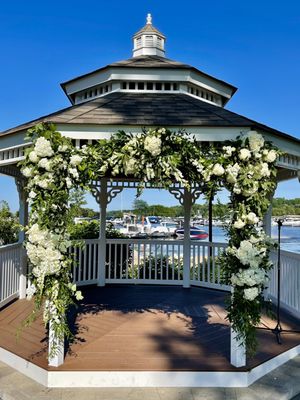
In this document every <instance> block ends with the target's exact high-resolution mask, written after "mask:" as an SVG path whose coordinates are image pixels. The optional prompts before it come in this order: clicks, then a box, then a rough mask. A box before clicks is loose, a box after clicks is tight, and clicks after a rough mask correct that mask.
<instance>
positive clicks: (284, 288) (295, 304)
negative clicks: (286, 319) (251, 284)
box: [266, 250, 300, 317]
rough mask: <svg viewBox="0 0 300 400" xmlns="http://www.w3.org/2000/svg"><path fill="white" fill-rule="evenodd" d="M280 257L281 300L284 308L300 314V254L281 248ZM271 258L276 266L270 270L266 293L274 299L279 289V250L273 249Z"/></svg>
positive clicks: (296, 314) (297, 314)
mask: <svg viewBox="0 0 300 400" xmlns="http://www.w3.org/2000/svg"><path fill="white" fill-rule="evenodd" d="M280 253H281V257H280V272H281V274H280V278H281V287H280V289H281V290H280V292H281V295H280V300H281V305H282V307H283V308H285V309H286V310H288V311H289V312H291V313H292V314H294V315H295V316H298V317H299V316H300V254H299V253H292V252H290V251H285V250H281V252H280ZM270 258H271V260H272V261H273V264H274V268H273V269H272V270H271V271H270V275H269V276H270V281H269V284H268V289H267V291H266V294H267V295H268V296H269V297H270V298H271V299H273V300H276V299H277V289H278V279H277V274H278V269H277V264H278V258H277V252H276V251H272V252H271V256H270Z"/></svg>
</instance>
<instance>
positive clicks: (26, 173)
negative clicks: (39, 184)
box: [22, 167, 33, 178]
mask: <svg viewBox="0 0 300 400" xmlns="http://www.w3.org/2000/svg"><path fill="white" fill-rule="evenodd" d="M32 173H33V168H30V167H25V168H23V169H22V174H23V175H24V176H25V177H26V178H29V177H30V176H32Z"/></svg>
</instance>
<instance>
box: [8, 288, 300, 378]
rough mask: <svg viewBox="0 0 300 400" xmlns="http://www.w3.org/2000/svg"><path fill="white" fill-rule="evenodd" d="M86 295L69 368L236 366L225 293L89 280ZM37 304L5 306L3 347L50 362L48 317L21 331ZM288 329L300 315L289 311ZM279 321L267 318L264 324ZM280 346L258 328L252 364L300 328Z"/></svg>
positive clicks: (291, 341) (75, 318) (73, 317)
mask: <svg viewBox="0 0 300 400" xmlns="http://www.w3.org/2000/svg"><path fill="white" fill-rule="evenodd" d="M83 293H84V300H83V301H82V302H81V304H80V305H79V307H78V308H77V309H76V310H75V309H74V310H72V312H71V313H70V322H71V327H72V330H73V332H74V334H75V340H74V341H73V343H70V346H69V348H68V352H67V353H66V357H65V363H64V364H63V365H62V366H61V367H59V368H49V369H50V370H64V371H68V370H69V371H76V370H77V371H79V370H82V371H84V370H85V371H88V370H90V371H91V370H94V371H109V370H111V371H235V370H237V369H236V368H234V367H232V366H231V365H230V362H229V355H230V329H229V324H228V322H227V321H226V319H225V317H226V311H225V303H224V300H225V296H226V294H225V293H224V292H220V291H216V290H209V289H203V288H191V289H182V288H181V287H167V286H166V287H164V286H141V285H139V286H130V285H128V286H106V287H103V288H99V287H86V288H84V289H83ZM30 309H31V304H30V303H29V302H28V301H26V300H18V301H16V302H15V303H13V304H11V305H10V306H9V307H6V308H5V309H4V310H2V311H1V312H0V346H1V347H3V348H5V349H7V350H9V351H11V352H13V353H15V354H17V355H19V356H21V357H23V358H25V359H27V360H30V361H31V362H33V363H35V364H37V365H39V366H41V367H43V368H48V367H47V360H46V355H47V353H46V340H45V339H46V334H45V329H44V327H43V323H42V321H41V319H38V320H37V321H35V322H34V323H33V324H32V325H31V326H30V327H29V328H26V329H24V330H23V332H22V334H21V336H20V338H19V339H16V332H17V329H18V327H19V326H20V324H21V321H22V320H23V319H24V317H25V316H26V315H27V314H28V313H29V312H30ZM282 321H283V327H284V328H285V329H299V326H300V324H299V321H296V320H295V319H293V318H291V317H289V316H288V315H287V314H285V315H283V317H282ZM275 325H276V323H275V321H272V320H270V319H269V318H267V317H265V316H264V317H263V318H262V326H269V327H271V328H273V327H274V326H275ZM282 339H283V344H282V345H278V344H277V342H276V339H275V336H274V335H273V334H272V333H271V332H270V331H265V330H258V340H259V348H258V352H257V354H256V356H255V357H254V358H252V359H249V360H248V365H247V369H249V368H252V367H255V366H257V365H259V364H261V363H262V362H264V361H267V360H268V359H270V358H272V357H274V356H276V355H278V354H280V353H282V352H284V351H286V350H288V349H290V348H292V347H294V346H296V345H299V344H300V334H299V333H284V334H283V335H282ZM238 370H245V368H239V369H238Z"/></svg>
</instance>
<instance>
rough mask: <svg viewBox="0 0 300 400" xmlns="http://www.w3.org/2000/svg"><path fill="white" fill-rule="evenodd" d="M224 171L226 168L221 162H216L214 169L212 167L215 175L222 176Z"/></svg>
mask: <svg viewBox="0 0 300 400" xmlns="http://www.w3.org/2000/svg"><path fill="white" fill-rule="evenodd" d="M224 172H225V170H224V168H223V167H222V165H221V164H218V163H217V164H215V165H214V166H213V169H212V174H213V175H217V176H221V175H223V174H224Z"/></svg>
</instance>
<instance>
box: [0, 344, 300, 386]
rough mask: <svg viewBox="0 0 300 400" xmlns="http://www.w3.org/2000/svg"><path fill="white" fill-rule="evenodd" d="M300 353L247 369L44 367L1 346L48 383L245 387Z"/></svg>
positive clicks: (13, 363) (14, 363) (0, 354)
mask: <svg viewBox="0 0 300 400" xmlns="http://www.w3.org/2000/svg"><path fill="white" fill-rule="evenodd" d="M299 354H300V345H298V346H296V347H294V348H292V349H290V350H288V351H285V352H284V353H282V354H280V355H278V356H276V357H274V358H272V359H270V360H268V361H266V362H265V363H263V364H261V365H259V366H257V367H255V368H253V369H252V370H251V371H249V372H247V371H246V372H238V371H237V372H235V371H233V372H231V371H229V372H219V371H217V372H208V371H195V372H185V371H176V372H175V371H164V372H157V371H46V370H44V369H43V368H41V367H38V366H36V365H35V364H33V363H31V362H29V361H27V360H25V359H23V358H21V357H19V356H17V355H15V354H13V353H11V352H10V351H7V350H5V349H3V348H1V347H0V361H2V362H4V363H5V364H7V365H9V366H10V367H12V368H14V369H16V370H17V371H19V372H21V373H22V374H24V375H26V376H28V377H29V378H31V379H33V380H35V381H36V382H38V383H40V384H42V385H44V386H47V387H64V388H67V387H248V386H249V385H251V384H252V383H254V382H255V381H257V380H258V379H260V378H262V377H263V376H264V375H266V374H268V373H270V372H271V371H273V370H274V369H275V368H278V367H280V366H281V365H283V364H285V363H286V362H287V361H289V360H291V359H293V358H294V357H296V356H297V355H299Z"/></svg>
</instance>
